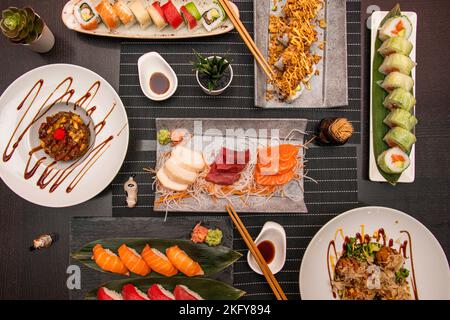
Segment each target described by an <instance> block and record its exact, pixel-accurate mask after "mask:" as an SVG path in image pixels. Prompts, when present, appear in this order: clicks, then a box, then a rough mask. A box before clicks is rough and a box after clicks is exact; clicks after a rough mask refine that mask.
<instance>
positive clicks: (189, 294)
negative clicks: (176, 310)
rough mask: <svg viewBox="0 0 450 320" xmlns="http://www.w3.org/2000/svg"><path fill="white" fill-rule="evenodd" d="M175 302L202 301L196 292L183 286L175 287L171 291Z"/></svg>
mask: <svg viewBox="0 0 450 320" xmlns="http://www.w3.org/2000/svg"><path fill="white" fill-rule="evenodd" d="M173 294H174V296H175V300H204V299H203V298H202V297H201V296H200V295H199V294H198V293H197V292H194V291H192V290H190V289H189V288H188V287H186V286H183V285H177V286H175V289H174V290H173Z"/></svg>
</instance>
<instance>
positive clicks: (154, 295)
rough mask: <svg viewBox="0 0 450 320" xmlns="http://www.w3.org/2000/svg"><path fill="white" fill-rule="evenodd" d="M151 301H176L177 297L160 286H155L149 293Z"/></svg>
mask: <svg viewBox="0 0 450 320" xmlns="http://www.w3.org/2000/svg"><path fill="white" fill-rule="evenodd" d="M147 295H148V297H149V298H150V300H175V296H174V295H173V294H172V292H170V291H169V290H166V289H164V287H163V286H162V285H160V284H153V285H152V286H151V287H150V288H149V289H148V291H147Z"/></svg>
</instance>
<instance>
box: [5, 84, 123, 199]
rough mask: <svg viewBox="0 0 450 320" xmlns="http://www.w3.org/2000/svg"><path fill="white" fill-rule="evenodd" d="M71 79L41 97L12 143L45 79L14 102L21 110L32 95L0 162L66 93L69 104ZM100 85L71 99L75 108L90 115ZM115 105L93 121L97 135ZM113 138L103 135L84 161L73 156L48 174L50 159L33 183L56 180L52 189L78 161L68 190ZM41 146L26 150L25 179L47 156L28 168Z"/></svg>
mask: <svg viewBox="0 0 450 320" xmlns="http://www.w3.org/2000/svg"><path fill="white" fill-rule="evenodd" d="M72 83H73V78H72V77H67V78H65V79H64V80H63V81H61V82H60V83H59V84H58V85H57V86H56V87H55V89H54V90H53V91H52V93H50V95H49V96H48V97H47V99H46V100H45V101H44V103H43V104H42V105H41V106H40V107H39V109H38V110H37V112H36V114H35V116H34V117H33V119H32V120H31V122H30V123H29V124H28V125H27V126H26V127H25V129H24V130H23V131H22V132H21V133H20V135H19V136H18V137H17V139H16V140H15V141H14V143H12V142H13V140H14V137H15V136H16V134H17V131H18V129H19V127H20V126H21V124H22V122H23V120H24V118H25V116H26V115H27V113H28V112H29V110H30V109H31V107H32V105H33V103H34V101H35V100H36V98H37V97H38V96H39V93H40V91H41V89H42V86H43V85H44V80H43V79H40V80H38V81H37V82H36V83H35V84H34V85H33V87H32V88H31V90H30V91H29V92H28V93H27V94H26V96H25V98H24V99H23V100H22V101H21V102H20V104H19V105H18V106H17V110H18V111H19V110H21V109H22V108H23V107H24V105H25V104H26V103H27V101H29V100H30V99H31V101H30V102H29V103H28V107H27V108H26V110H25V112H24V114H23V115H22V116H21V118H20V119H19V122H18V123H17V125H16V127H15V129H14V130H13V133H12V135H11V137H10V139H9V142H8V144H7V145H6V147H5V150H4V151H3V162H7V161H9V160H10V159H11V158H12V156H13V154H14V152H15V150H16V149H17V147H18V146H19V144H20V142H21V141H22V139H23V137H24V136H25V134H26V133H27V132H28V131H29V130H30V128H31V127H32V125H33V124H35V123H36V122H37V121H39V120H40V119H41V118H42V117H44V116H45V115H46V114H47V112H49V111H50V110H51V109H52V108H53V107H54V106H55V105H56V104H57V103H59V102H62V101H64V98H66V97H67V99H66V100H65V102H66V104H69V102H70V99H71V98H72V97H73V95H74V94H75V90H74V89H71V86H72ZM64 85H66V87H65V90H64V93H63V94H62V95H61V96H59V97H57V98H56V99H54V100H52V98H53V96H54V95H55V93H56V92H57V91H58V90H59V89H60V88H62V87H63V88H64ZM99 89H100V81H96V82H94V83H93V84H92V85H91V87H90V88H89V89H88V90H87V91H86V93H85V94H84V95H82V96H81V97H80V98H79V99H78V100H77V101H76V102H75V103H74V109H76V108H77V107H80V108H83V109H84V110H86V114H87V115H88V116H90V115H92V114H93V113H94V111H95V110H96V109H97V107H96V106H93V107H90V108H89V105H90V103H91V102H92V99H93V98H94V97H95V96H96V95H97V93H98V90H99ZM49 101H52V102H51V103H49ZM84 105H86V106H84ZM115 106H116V103H114V104H113V106H112V107H111V109H110V110H109V111H108V112H107V114H106V116H105V118H104V119H103V120H102V121H101V122H99V123H98V124H96V125H95V126H94V131H95V134H96V135H98V134H99V133H100V132H101V131H102V130H103V128H104V127H105V125H106V120H107V118H108V117H109V116H110V114H111V113H112V111H113V110H114V108H115ZM125 127H126V125H124V127H123V128H125ZM123 128H122V129H121V131H122V130H123ZM121 131H120V132H121ZM112 139H113V136H109V137H108V138H106V139H105V140H104V141H103V142H101V143H100V144H98V145H97V146H91V147H90V149H91V150H88V152H87V156H85V157H84V159H85V161H81V159H83V158H79V159H77V160H75V161H74V162H73V163H72V164H71V165H70V166H68V167H67V168H65V169H64V170H61V169H58V170H56V172H55V173H54V174H53V175H52V176H51V177H50V178H49V176H50V175H51V173H52V172H53V171H54V170H55V168H54V165H55V164H56V163H57V162H56V161H53V162H51V163H50V164H49V165H47V166H46V167H45V169H44V171H43V172H42V174H41V176H40V177H39V178H38V180H37V182H36V185H37V186H38V187H39V188H41V189H45V188H46V187H47V186H48V185H49V184H50V183H52V182H53V181H54V180H55V181H54V182H53V184H52V186H51V187H50V189H49V192H50V193H52V192H54V191H55V190H56V189H57V188H58V187H59V186H60V185H61V183H62V182H64V181H65V180H66V179H67V178H68V177H69V176H70V175H71V173H72V172H74V171H75V169H76V168H77V167H79V166H80V165H82V164H84V165H83V166H82V167H81V170H80V171H79V172H78V173H77V175H76V176H75V177H74V178H73V179H72V181H71V182H70V184H69V186H68V187H67V189H66V192H67V193H70V192H71V191H72V190H73V189H74V188H75V187H76V186H77V185H78V183H79V182H80V180H81V179H82V178H83V177H84V175H85V174H86V173H87V172H88V171H89V169H90V168H91V167H92V166H93V165H94V164H95V163H96V162H97V160H98V159H99V158H100V157H101V156H102V155H103V153H104V152H105V151H106V150H107V149H108V148H109V146H110V144H109V142H110V141H111V140H112ZM11 144H12V146H11ZM10 147H11V148H10ZM10 149H11V150H10ZM41 149H42V147H40V146H38V147H36V148H33V149H32V150H30V152H29V153H28V154H29V159H28V161H27V164H26V167H25V170H24V178H25V179H27V180H28V179H30V178H31V177H33V175H34V174H35V173H36V171H37V170H38V168H39V167H40V166H41V164H42V163H43V161H44V160H46V159H47V157H41V158H39V159H38V160H37V161H36V162H35V163H34V164H33V166H32V167H31V169H30V166H31V160H32V158H33V154H34V153H36V152H37V151H39V150H41Z"/></svg>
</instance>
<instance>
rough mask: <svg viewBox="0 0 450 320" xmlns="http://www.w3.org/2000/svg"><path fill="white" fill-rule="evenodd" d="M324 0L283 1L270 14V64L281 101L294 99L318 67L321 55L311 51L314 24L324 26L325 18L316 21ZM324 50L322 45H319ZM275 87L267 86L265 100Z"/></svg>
mask: <svg viewBox="0 0 450 320" xmlns="http://www.w3.org/2000/svg"><path fill="white" fill-rule="evenodd" d="M323 6H324V3H323V0H286V3H285V5H284V6H283V7H282V9H281V12H280V13H279V14H271V15H270V21H269V41H270V43H269V57H268V61H269V64H270V65H272V66H274V67H275V70H274V71H275V78H274V80H273V83H272V84H273V86H274V87H275V88H277V90H278V92H277V94H278V95H279V97H280V98H281V99H282V100H287V101H289V100H294V99H296V98H297V97H298V96H299V93H300V92H301V90H302V89H303V87H306V88H308V89H309V88H310V87H309V80H310V79H311V77H312V76H313V75H314V74H315V75H318V73H319V70H315V68H314V66H315V65H316V64H317V63H319V61H320V60H321V59H322V57H321V56H320V55H318V54H315V53H313V52H312V50H311V47H312V45H313V44H314V43H315V42H317V41H318V34H317V30H316V26H317V25H319V26H320V27H322V28H325V27H326V23H325V21H324V20H320V21H317V18H316V17H317V14H318V12H319V11H320V10H321V9H322V8H323ZM319 48H322V49H323V44H319ZM274 90H275V89H268V91H267V99H268V100H270V99H272V98H273V96H274V94H275V92H274Z"/></svg>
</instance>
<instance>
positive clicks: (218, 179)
mask: <svg viewBox="0 0 450 320" xmlns="http://www.w3.org/2000/svg"><path fill="white" fill-rule="evenodd" d="M241 171H242V170H241ZM240 177H241V175H240V171H239V172H226V171H219V170H217V165H216V164H215V163H213V164H212V165H211V168H210V170H209V172H208V174H207V175H206V177H205V180H206V181H208V182H211V183H215V184H219V185H224V186H229V185H232V184H233V183H235V182H236V181H238V180H239V178H240Z"/></svg>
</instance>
